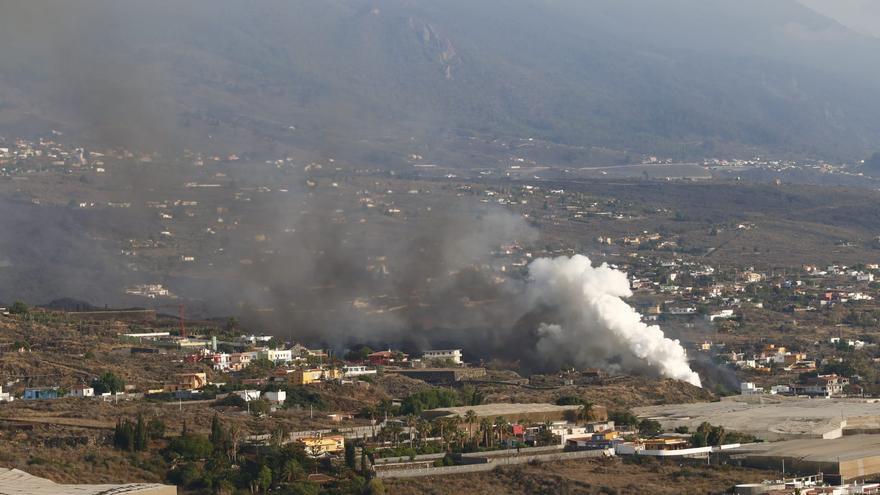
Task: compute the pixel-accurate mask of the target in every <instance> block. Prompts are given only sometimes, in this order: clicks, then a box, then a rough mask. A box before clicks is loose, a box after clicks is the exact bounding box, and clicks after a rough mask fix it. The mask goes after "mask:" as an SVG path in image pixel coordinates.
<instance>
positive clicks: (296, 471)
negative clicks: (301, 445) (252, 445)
mask: <svg viewBox="0 0 880 495" xmlns="http://www.w3.org/2000/svg"><path fill="white" fill-rule="evenodd" d="M346 447H348V444H346ZM304 475H305V470H303V467H302V465H301V464H300V463H299V462H297V460H296V459H292V458H291V459H287V460H286V461H284V465H283V466H282V467H281V477H282V478H283V479H284V480H286V481H287V482H288V483H292V482H294V481H297V480H299V479H301V478H303V476H304Z"/></svg>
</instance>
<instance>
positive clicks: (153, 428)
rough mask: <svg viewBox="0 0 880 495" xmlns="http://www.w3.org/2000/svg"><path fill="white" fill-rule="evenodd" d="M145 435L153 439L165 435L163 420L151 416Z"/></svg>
mask: <svg viewBox="0 0 880 495" xmlns="http://www.w3.org/2000/svg"><path fill="white" fill-rule="evenodd" d="M147 436H149V437H150V438H151V439H153V440H158V439H160V438H164V437H165V422H164V421H162V420H161V419H159V418H153V419H151V420H150V422H149V423H147Z"/></svg>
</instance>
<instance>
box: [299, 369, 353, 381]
mask: <svg viewBox="0 0 880 495" xmlns="http://www.w3.org/2000/svg"><path fill="white" fill-rule="evenodd" d="M339 378H342V372H341V371H340V370H338V369H336V368H331V369H328V370H322V369H312V370H304V369H299V370H296V371H294V372H293V373H291V374H290V382H291V383H292V384H294V385H308V384H310V383H317V382H322V381H327V380H338V379H339Z"/></svg>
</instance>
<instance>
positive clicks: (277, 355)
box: [260, 349, 293, 364]
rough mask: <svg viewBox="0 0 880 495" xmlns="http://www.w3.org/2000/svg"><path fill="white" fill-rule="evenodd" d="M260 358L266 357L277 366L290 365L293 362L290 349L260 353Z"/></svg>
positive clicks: (267, 350) (269, 350) (268, 350)
mask: <svg viewBox="0 0 880 495" xmlns="http://www.w3.org/2000/svg"><path fill="white" fill-rule="evenodd" d="M260 357H264V358H266V359H268V360H269V361H272V362H273V363H275V364H282V363H289V362H291V361H293V352H292V351H291V350H290V349H266V350H265V351H260Z"/></svg>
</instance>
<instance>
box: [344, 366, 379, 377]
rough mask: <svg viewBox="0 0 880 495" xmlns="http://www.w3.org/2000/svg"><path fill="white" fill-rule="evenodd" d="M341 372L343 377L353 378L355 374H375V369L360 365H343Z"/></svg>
mask: <svg viewBox="0 0 880 495" xmlns="http://www.w3.org/2000/svg"><path fill="white" fill-rule="evenodd" d="M342 374H343V376H344V377H345V378H354V377H356V376H364V375H375V374H376V370H375V369H371V368H368V367H366V366H361V365H351V366H343V367H342Z"/></svg>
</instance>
